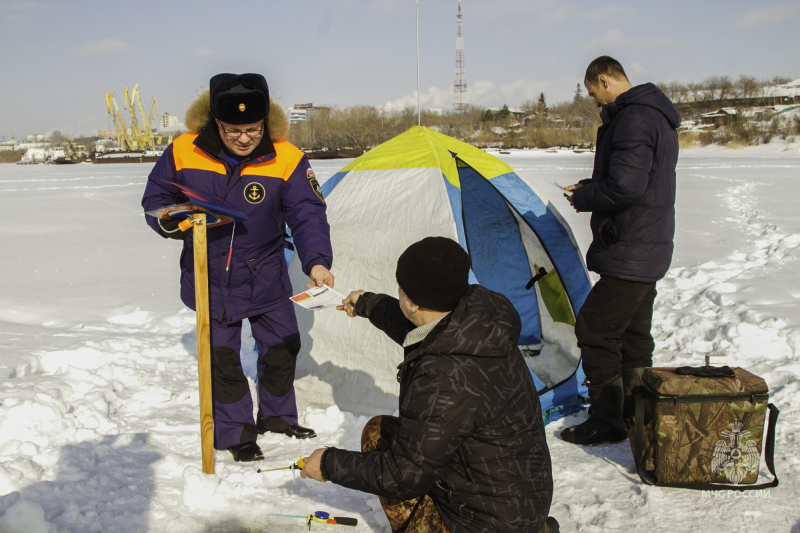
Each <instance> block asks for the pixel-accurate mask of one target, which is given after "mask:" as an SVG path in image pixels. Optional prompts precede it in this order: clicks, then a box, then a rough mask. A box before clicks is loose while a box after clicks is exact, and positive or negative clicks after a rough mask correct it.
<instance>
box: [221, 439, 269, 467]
mask: <svg viewBox="0 0 800 533" xmlns="http://www.w3.org/2000/svg"><path fill="white" fill-rule="evenodd" d="M228 451H229V452H231V455H233V460H234V461H236V462H237V463H249V462H251V461H260V460H261V459H263V458H264V454H263V453H261V448H259V447H258V444H256V443H255V442H252V441H251V442H242V443H241V444H237V445H236V446H231V447H230V448H228Z"/></svg>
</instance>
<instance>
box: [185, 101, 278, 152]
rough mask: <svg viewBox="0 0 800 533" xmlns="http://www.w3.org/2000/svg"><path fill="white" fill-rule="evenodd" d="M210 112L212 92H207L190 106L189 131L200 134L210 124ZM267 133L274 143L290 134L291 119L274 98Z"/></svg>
mask: <svg viewBox="0 0 800 533" xmlns="http://www.w3.org/2000/svg"><path fill="white" fill-rule="evenodd" d="M210 111H211V92H210V91H208V90H205V91H203V92H202V93H200V94H199V95H198V96H197V98H196V99H195V101H194V102H192V104H191V105H190V106H189V109H187V110H186V116H185V117H184V119H183V123H184V124H185V125H186V127H187V128H188V129H189V131H191V132H192V133H198V132H199V131H200V130H202V129H203V128H204V127H205V126H206V124H208V120H209V119H210V118H211V115H210V114H209V113H210ZM267 131H269V138H270V139H271V140H272V141H273V142H277V141H284V140H286V137H287V135H288V134H289V117H287V116H286V113H285V112H284V111H283V109H281V107H280V105H278V103H277V102H276V101H275V100H274V99H272V98H270V100H269V115H268V119H267Z"/></svg>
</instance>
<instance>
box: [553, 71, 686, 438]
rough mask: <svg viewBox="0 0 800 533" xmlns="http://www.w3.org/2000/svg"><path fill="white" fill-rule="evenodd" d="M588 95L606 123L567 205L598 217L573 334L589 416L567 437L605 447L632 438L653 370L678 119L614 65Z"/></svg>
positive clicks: (671, 217) (660, 98)
mask: <svg viewBox="0 0 800 533" xmlns="http://www.w3.org/2000/svg"><path fill="white" fill-rule="evenodd" d="M584 85H586V90H587V91H588V92H589V96H591V97H592V98H594V100H595V102H597V106H598V107H600V108H601V110H600V116H601V118H602V121H603V123H602V125H601V126H600V128H599V129H598V130H597V152H596V154H595V158H594V170H593V171H592V178H591V179H590V180H583V181H581V182H580V183H577V184H575V185H570V186H569V187H567V188H566V190H567V191H570V192H571V193H572V194H571V195H565V196H567V199H568V200H569V203H570V204H571V205H572V206H573V207H574V208H575V210H576V211H578V212H583V211H590V212H591V213H592V219H591V227H592V244H591V245H590V246H589V251H588V252H587V253H586V264H587V267H588V268H589V270H592V271H593V272H597V273H598V274H600V280H599V281H598V282H597V283H596V284H595V285H594V287H593V288H592V290H591V292H590V293H589V296H588V297H587V298H586V301H585V303H584V304H583V307H581V310H580V312H579V313H578V318H577V323H576V325H575V334H576V336H577V338H578V346H579V347H580V348H581V357H582V359H583V369H584V371H585V372H586V377H587V385H588V388H589V397H590V400H591V404H592V408H591V411H590V415H589V419H588V420H587V421H586V422H584V423H582V424H579V425H577V426H572V427H567V428H565V429H564V430H563V431H562V432H561V437H562V438H563V439H564V440H565V441H567V442H572V443H575V444H598V443H601V442H618V441H621V440H624V439H625V438H626V437H627V432H626V430H625V425H624V422H623V420H624V419H625V418H628V417H632V415H633V402H632V396H631V392H632V389H633V388H634V387H636V386H638V385H640V384H641V376H642V373H643V371H644V367H646V366H652V364H653V348H654V347H655V344H654V342H653V337H652V335H651V333H650V327H651V324H652V318H653V301H654V300H655V297H656V281H658V280H660V279H661V278H663V277H664V274H666V272H667V270H668V269H669V265H670V262H671V261H672V249H673V244H672V239H673V236H674V233H675V166H676V165H677V162H678V133H677V127H678V126H679V125H680V122H681V118H680V115H679V114H678V111H677V110H676V109H675V107H674V106H673V105H672V103H671V102H670V101H669V99H668V98H667V97H666V96H665V95H664V93H662V92H661V91H660V90H659V89H658V87H656V86H655V85H653V84H652V83H646V84H644V85H637V86H636V87H633V86H632V85H631V83H630V82H629V81H628V77H627V76H626V75H625V71H624V70H623V68H622V65H620V64H619V62H617V61H616V60H615V59H613V58H611V57H608V56H602V57H598V58H597V59H595V60H594V61H592V62H591V63H590V64H589V67H588V68H587V69H586V76H585V78H584Z"/></svg>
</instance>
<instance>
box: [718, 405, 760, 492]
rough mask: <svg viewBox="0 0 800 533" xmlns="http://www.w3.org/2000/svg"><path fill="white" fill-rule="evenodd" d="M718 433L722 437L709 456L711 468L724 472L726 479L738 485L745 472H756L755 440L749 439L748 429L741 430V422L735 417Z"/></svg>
mask: <svg viewBox="0 0 800 533" xmlns="http://www.w3.org/2000/svg"><path fill="white" fill-rule="evenodd" d="M729 426H730V427H731V429H726V430H725V431H723V432H722V433H721V434H720V435H721V436H722V437H725V438H727V439H730V442H726V441H725V440H724V439H720V440H718V441H717V444H716V446H714V454H713V455H712V456H711V470H712V471H713V472H714V473H715V474H722V473H724V474H725V477H727V478H728V481H730V482H731V483H733V484H734V485H738V484H739V483H740V482H741V481H742V480H743V479H744V478H745V476H746V475H747V474H749V473H753V472H758V462H759V453H758V446H757V445H756V441H754V440H753V439H749V438H748V437H750V435H751V434H750V431H748V430H746V429H745V430H744V431H742V423H741V422H739V420H738V419H737V418H734V419H733V422H732V423H730V424H729Z"/></svg>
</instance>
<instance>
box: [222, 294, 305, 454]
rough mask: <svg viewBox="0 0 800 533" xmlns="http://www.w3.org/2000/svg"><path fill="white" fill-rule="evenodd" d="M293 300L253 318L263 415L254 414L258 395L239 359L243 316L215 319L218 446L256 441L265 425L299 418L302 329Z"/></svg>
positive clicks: (251, 319) (225, 446) (251, 323)
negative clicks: (297, 382) (297, 395)
mask: <svg viewBox="0 0 800 533" xmlns="http://www.w3.org/2000/svg"><path fill="white" fill-rule="evenodd" d="M293 305H294V304H293V303H292V302H291V301H290V300H288V299H287V300H285V302H283V303H281V304H280V305H279V306H278V307H277V308H275V309H272V310H270V311H269V312H266V313H263V314H260V315H255V316H252V317H249V318H248V320H249V321H250V328H251V330H252V332H253V338H254V339H255V341H256V346H257V348H258V365H257V368H258V382H257V388H258V415H257V416H258V420H253V399H252V396H251V394H250V386H249V384H248V381H247V378H246V377H245V375H244V371H243V370H242V363H241V360H240V352H241V345H242V338H241V335H242V322H241V321H239V322H231V323H228V322H225V321H217V320H213V319H212V320H211V375H212V385H211V396H212V399H213V406H214V447H215V448H216V449H218V450H225V449H228V448H230V447H231V446H236V445H237V444H241V443H243V442H255V440H256V438H257V437H258V433H259V432H262V433H263V432H264V429H263V428H264V427H288V426H291V425H293V424H296V423H297V403H296V401H295V391H294V373H295V367H296V366H297V354H298V352H299V351H300V335H299V333H298V329H297V319H296V318H295V314H294V308H293V307H292V306H293ZM259 427H261V428H262V430H261V431H259Z"/></svg>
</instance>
